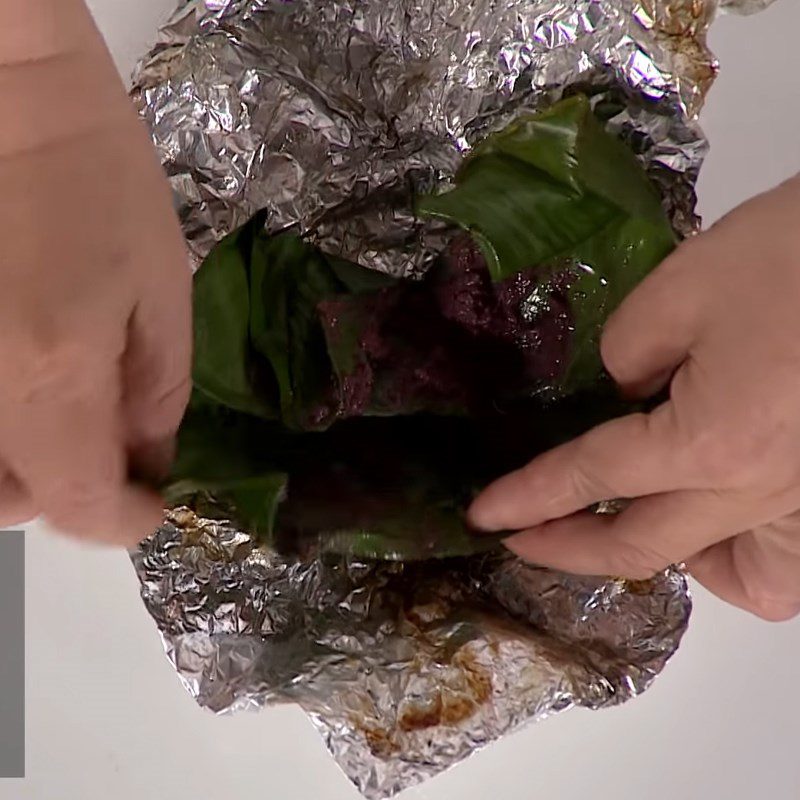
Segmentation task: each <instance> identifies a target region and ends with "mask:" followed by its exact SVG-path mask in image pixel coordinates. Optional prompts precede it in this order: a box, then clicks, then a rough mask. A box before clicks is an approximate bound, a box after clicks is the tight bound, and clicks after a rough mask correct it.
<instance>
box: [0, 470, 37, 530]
mask: <svg viewBox="0 0 800 800" xmlns="http://www.w3.org/2000/svg"><path fill="white" fill-rule="evenodd" d="M37 515H38V510H37V508H36V505H35V504H34V502H33V498H32V497H31V495H30V492H28V490H27V488H26V487H25V486H23V484H22V483H20V481H19V480H18V479H17V477H16V476H15V475H13V474H11V473H10V472H7V471H6V472H4V473H3V475H2V477H0V528H8V527H9V526H11V525H21V524H22V523H23V522H30V520H32V519H34V518H35V517H36V516H37Z"/></svg>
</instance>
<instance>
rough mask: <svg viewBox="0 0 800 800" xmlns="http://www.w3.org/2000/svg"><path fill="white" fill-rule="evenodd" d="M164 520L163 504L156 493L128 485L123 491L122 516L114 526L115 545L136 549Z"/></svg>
mask: <svg viewBox="0 0 800 800" xmlns="http://www.w3.org/2000/svg"><path fill="white" fill-rule="evenodd" d="M163 519H164V503H163V501H162V499H161V498H160V497H159V496H158V494H157V493H156V492H153V491H151V490H148V489H145V488H143V487H141V486H136V485H129V486H127V487H126V488H125V489H124V490H123V503H122V514H121V518H120V520H119V523H118V525H117V526H116V530H115V531H114V533H115V537H114V538H115V543H117V544H120V545H123V546H125V547H136V546H137V545H138V544H140V543H141V542H142V541H143V540H144V539H147V538H148V537H149V536H152V534H153V533H155V532H156V530H157V529H158V527H159V526H160V525H161V523H162V522H163Z"/></svg>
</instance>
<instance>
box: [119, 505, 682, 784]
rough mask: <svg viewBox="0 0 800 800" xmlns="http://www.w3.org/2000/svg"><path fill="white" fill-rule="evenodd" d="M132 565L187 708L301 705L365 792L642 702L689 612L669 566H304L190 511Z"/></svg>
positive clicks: (487, 559) (484, 562)
mask: <svg viewBox="0 0 800 800" xmlns="http://www.w3.org/2000/svg"><path fill="white" fill-rule="evenodd" d="M133 560H134V564H135V566H136V570H137V572H138V574H139V577H140V579H141V581H142V597H143V598H144V602H145V604H146V606H147V609H148V611H149V612H150V613H151V614H152V616H153V617H154V618H155V620H156V621H157V622H158V625H159V629H160V631H161V635H162V637H163V641H164V645H165V648H166V651H167V655H168V656H169V659H170V660H171V661H172V663H173V664H174V665H175V667H176V669H177V670H178V673H179V675H180V676H181V679H182V680H183V683H184V685H185V686H186V688H187V689H188V690H189V691H190V692H191V694H192V695H193V696H194V697H195V698H196V699H197V701H198V703H200V704H201V705H202V706H205V707H207V708H210V709H211V710H213V711H216V712H229V711H237V710H240V709H245V708H254V707H255V708H258V707H261V706H263V705H264V704H266V703H275V702H296V703H298V704H299V705H300V706H301V707H302V708H303V709H305V711H306V712H307V713H308V714H309V715H310V716H311V719H312V720H313V722H314V724H315V725H316V727H317V729H318V730H319V731H320V733H321V734H322V735H323V737H324V739H325V742H326V744H327V746H328V748H329V749H330V751H331V753H332V754H333V756H334V757H335V759H336V760H337V762H338V763H339V764H340V766H341V767H342V769H343V770H344V771H345V773H346V774H347V775H348V777H349V778H350V779H351V780H352V781H353V782H354V783H355V784H356V785H357V786H358V788H359V789H360V790H361V792H362V793H363V794H364V795H365V796H366V797H368V798H383V797H387V796H389V795H392V794H395V793H396V792H399V791H401V790H403V789H405V788H407V787H409V786H412V785H414V784H415V783H418V782H419V781H422V780H424V779H425V778H427V777H430V776H432V775H435V774H436V773H437V772H440V771H441V770H443V769H446V768H447V767H449V766H451V765H452V764H454V763H456V762H458V761H459V760H461V759H463V758H465V757H466V756H468V755H470V754H471V753H473V752H474V751H475V750H477V749H479V748H480V747H482V746H484V745H486V744H487V743H489V742H491V741H493V740H494V739H497V738H499V737H500V736H502V735H503V734H505V733H507V732H509V731H511V730H513V729H515V728H517V727H518V726H520V725H521V724H523V723H525V722H529V721H531V720H537V719H543V718H544V717H547V716H549V715H550V714H552V713H554V712H556V711H563V710H565V709H567V708H570V707H572V706H583V707H587V708H593V709H597V708H603V707H606V706H611V705H615V704H617V703H621V702H624V701H625V700H627V699H629V698H631V697H635V696H636V695H637V694H639V693H640V692H642V691H644V690H645V689H646V688H647V687H648V686H649V684H650V682H651V681H652V680H653V678H654V677H655V676H656V675H657V674H658V673H659V672H660V671H661V669H662V668H663V666H664V664H665V663H666V661H667V659H668V658H669V657H670V656H671V655H672V653H673V652H674V651H675V649H676V648H677V647H678V643H679V642H680V639H681V636H682V635H683V632H684V630H685V628H686V625H687V623H688V620H689V614H690V611H691V601H690V599H689V593H688V590H687V586H686V578H685V576H684V575H683V574H682V573H681V572H680V571H679V570H677V569H673V570H669V571H666V572H664V573H663V574H661V575H659V576H657V577H656V578H654V579H653V580H652V581H648V582H641V583H632V582H625V581H619V580H599V579H591V578H575V577H571V576H567V575H563V574H560V573H556V572H553V571H551V570H546V569H541V568H536V567H531V566H527V565H525V564H523V563H522V562H521V561H519V560H518V559H516V558H513V557H511V556H482V557H474V558H471V559H463V560H456V561H452V562H435V563H423V564H414V565H408V564H407V565H403V564H398V563H388V562H387V563H383V564H374V563H363V562H359V561H354V560H344V559H342V560H340V559H332V560H324V561H322V560H317V561H313V562H311V563H300V562H292V561H287V560H286V559H283V558H281V557H279V556H277V555H275V554H274V553H269V552H266V551H264V550H262V549H259V548H258V547H255V546H254V544H253V542H252V541H251V539H250V537H249V536H247V534H245V533H243V532H241V531H239V530H237V529H236V528H235V527H234V526H231V525H229V524H226V523H223V522H219V521H211V520H207V519H202V518H198V517H196V516H195V515H194V513H193V512H190V511H188V510H186V509H179V510H176V511H173V512H171V513H170V515H169V518H168V520H167V522H166V523H165V524H164V526H163V527H162V528H161V529H160V530H159V531H158V532H157V533H156V534H155V535H154V536H153V537H151V538H150V539H148V540H147V541H146V542H145V543H144V544H143V545H142V546H141V548H140V549H139V550H138V551H137V552H135V554H134V556H133Z"/></svg>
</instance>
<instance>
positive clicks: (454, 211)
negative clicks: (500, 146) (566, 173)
mask: <svg viewBox="0 0 800 800" xmlns="http://www.w3.org/2000/svg"><path fill="white" fill-rule="evenodd" d="M457 180H459V183H458V184H457V186H456V188H455V189H453V190H452V191H450V192H447V193H446V194H441V195H436V196H431V197H426V198H422V199H421V200H419V201H418V204H417V210H418V211H419V212H420V213H422V214H425V215H427V216H432V217H438V218H441V219H445V220H448V221H451V222H456V223H458V224H459V225H461V226H462V227H464V228H466V229H467V230H468V231H470V233H472V235H473V236H474V237H475V239H476V240H477V242H478V243H479V244H480V246H481V249H482V250H483V253H484V256H485V257H486V261H487V264H488V266H489V271H490V273H491V275H492V278H493V279H494V280H502V279H504V278H507V277H509V276H511V275H513V274H515V273H517V272H520V271H521V270H524V269H526V268H529V267H533V266H535V265H537V264H542V263H544V262H546V261H549V260H551V259H553V258H556V257H558V256H561V255H564V254H565V253H568V252H569V250H570V249H571V248H573V247H575V246H576V245H577V244H579V243H580V242H582V241H584V240H585V239H588V238H589V237H591V236H592V235H593V234H594V233H596V232H597V231H598V230H601V229H602V228H603V227H605V226H606V225H607V224H608V223H609V222H610V221H611V220H612V219H614V217H615V216H616V215H617V213H618V212H617V209H616V208H615V206H613V205H612V204H611V203H608V202H606V201H605V200H602V199H601V198H599V197H597V196H596V195H593V194H586V193H584V194H581V193H579V192H577V191H575V190H574V189H573V188H571V187H570V186H568V185H566V184H560V183H557V182H556V181H555V180H553V178H551V177H550V176H549V175H547V174H545V173H544V172H541V171H540V170H538V169H536V168H535V167H532V166H530V165H529V164H526V163H524V162H522V161H518V160H515V159H513V158H511V157H510V156H508V155H504V154H494V153H492V154H489V155H486V156H482V157H481V158H477V157H476V158H475V159H474V160H472V161H471V162H469V164H468V167H467V168H465V170H464V172H463V173H460V174H459V179H457ZM489 198H491V199H489Z"/></svg>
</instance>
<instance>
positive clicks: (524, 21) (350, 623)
mask: <svg viewBox="0 0 800 800" xmlns="http://www.w3.org/2000/svg"><path fill="white" fill-rule="evenodd" d="M724 5H726V6H731V7H733V6H734V5H736V6H743V5H744V4H742V3H740V2H736V3H730V2H729V3H724ZM750 5H751V6H752V3H751V4H750ZM717 8H718V6H717V3H716V2H714V1H713V0H707V1H706V2H703V0H639V1H638V2H634V0H504V2H503V3H499V4H498V3H496V2H494V0H444V1H443V2H429V1H428V0H396V2H393V3H385V2H382V0H185V2H183V3H182V4H181V6H180V8H179V9H178V10H177V11H176V12H175V14H174V15H173V16H172V18H171V19H170V21H169V22H168V23H167V25H166V26H165V27H164V29H163V31H162V33H161V36H160V40H159V44H158V45H157V46H156V47H155V48H154V49H153V51H152V52H151V53H150V54H149V55H148V56H147V57H146V58H145V59H144V60H143V61H142V63H141V65H140V67H139V69H138V71H137V75H136V78H135V83H134V88H133V96H134V98H135V100H136V103H137V105H138V108H139V110H140V113H141V115H142V117H143V119H144V120H145V122H146V124H147V125H148V127H149V129H150V132H151V136H152V140H153V142H154V144H155V146H156V148H157V151H158V153H159V156H160V158H161V160H162V162H163V164H164V167H165V169H166V171H167V174H168V176H169V179H170V181H171V184H172V188H173V191H174V194H175V198H176V204H177V208H178V210H179V213H180V218H181V221H182V224H183V229H184V232H185V235H186V237H187V241H188V242H189V246H190V249H191V252H192V255H193V258H194V261H195V263H198V262H199V260H200V259H202V258H203V257H204V256H205V254H206V253H207V252H208V251H209V250H210V248H211V247H212V246H213V244H214V243H215V242H216V241H217V240H219V239H220V238H222V236H224V235H225V234H227V233H228V232H229V231H231V230H232V229H234V228H235V227H237V226H238V225H239V224H241V223H243V222H244V221H246V220H247V219H248V218H249V217H250V216H251V214H252V213H253V212H254V211H256V210H258V209H261V208H266V209H267V210H268V218H267V226H268V227H269V229H270V230H271V231H277V230H283V229H286V228H293V229H296V230H299V231H301V232H302V233H303V234H304V235H306V236H307V237H308V238H310V239H312V240H314V241H315V242H316V243H317V244H319V246H321V247H322V248H323V249H325V250H326V251H328V252H330V253H334V254H342V255H344V256H346V257H349V258H352V259H354V260H357V261H359V262H360V263H362V264H364V265H365V266H370V267H373V268H377V269H381V270H384V271H387V272H390V273H392V274H415V273H416V272H418V271H420V270H422V269H424V268H425V266H426V265H427V263H429V261H430V259H431V257H432V255H433V254H435V253H437V252H438V251H439V249H440V248H441V246H442V237H441V231H439V230H438V229H436V227H435V226H432V225H426V224H421V223H419V222H418V221H417V220H415V218H414V216H413V214H412V213H411V207H412V206H411V198H412V196H413V193H414V191H415V190H420V189H425V190H427V189H430V188H432V187H436V186H440V185H445V184H446V183H447V182H448V181H449V180H450V179H451V178H452V175H453V172H454V170H455V168H456V166H457V165H458V163H459V162H460V160H461V159H462V158H463V156H464V154H466V153H468V152H469V150H470V148H471V147H472V145H473V144H474V143H475V142H477V141H479V140H480V139H481V137H483V136H485V135H486V134H487V133H489V132H491V131H493V130H496V129H498V128H500V127H502V126H503V125H505V124H506V123H507V122H509V121H510V120H511V119H513V118H514V116H515V115H516V114H519V113H520V112H523V111H527V110H530V109H536V108H539V107H541V106H543V105H546V104H549V103H551V102H552V101H554V100H556V99H559V98H560V97H561V96H563V95H564V94H565V93H568V92H570V91H574V90H579V91H583V92H586V93H588V94H590V95H592V96H593V99H594V102H595V104H596V110H597V112H598V114H600V115H602V116H603V117H604V118H605V119H607V120H608V124H609V126H610V127H611V129H613V130H615V131H616V132H618V134H619V135H620V136H621V137H622V138H623V139H624V140H625V141H627V142H628V143H629V144H630V146H631V147H632V148H633V149H634V151H635V152H636V153H637V154H638V155H639V156H640V158H641V160H642V161H643V163H644V164H645V166H646V168H647V170H648V172H649V174H650V175H651V177H652V178H653V180H654V181H655V182H656V184H657V185H658V186H659V188H660V190H661V192H662V194H663V197H664V202H665V205H666V207H667V208H668V210H669V211H670V214H671V217H672V220H673V223H674V225H675V228H676V229H677V230H678V231H679V232H681V233H683V234H689V233H690V232H692V231H693V230H695V229H696V228H697V225H698V220H697V218H696V216H695V213H694V205H695V195H694V183H695V180H696V177H697V173H698V170H699V168H700V164H701V162H702V159H703V156H704V154H705V151H706V142H705V139H704V138H703V136H702V133H701V131H700V130H699V128H698V126H697V124H696V114H697V112H698V111H699V109H700V107H701V105H702V102H703V99H704V97H705V94H706V92H707V90H708V88H709V86H710V85H711V82H712V80H713V77H714V75H715V73H716V63H715V60H714V58H713V56H712V55H711V53H710V52H709V51H708V49H707V47H706V45H705V33H706V30H707V26H708V25H709V23H710V21H711V19H712V17H713V14H714V12H715V11H716V10H717ZM744 10H747V9H744ZM134 562H135V566H136V570H137V573H138V575H139V577H140V579H141V581H142V595H143V598H144V600H145V603H146V605H147V608H148V610H149V612H150V613H151V615H152V616H153V617H154V619H155V621H156V623H157V624H158V627H159V629H160V631H161V635H162V637H163V641H164V645H165V648H166V650H167V653H168V655H169V657H170V659H171V660H172V662H173V664H174V665H175V667H176V669H177V671H178V673H179V675H180V676H181V679H182V680H183V682H184V684H185V685H186V687H187V688H188V690H189V691H190V692H191V693H192V695H193V696H194V697H195V698H196V699H197V700H198V702H199V703H200V704H201V705H203V706H206V707H208V708H210V709H212V710H214V711H216V712H227V711H232V710H237V709H242V708H257V707H261V706H263V705H264V704H266V703H272V702H296V703H298V704H300V705H301V706H302V707H303V708H304V709H305V710H306V711H307V712H308V713H309V715H310V716H311V717H312V719H313V720H314V723H315V724H316V726H317V727H318V728H319V730H320V731H321V733H322V734H323V736H324V737H325V740H326V742H327V744H328V747H329V748H330V750H331V752H332V753H333V754H334V756H335V757H336V759H337V761H338V763H339V764H340V765H341V766H342V768H343V769H344V771H345V773H346V774H347V775H348V776H349V777H350V778H351V780H353V782H354V783H356V785H358V787H359V788H360V789H361V791H362V792H363V793H364V794H365V795H366V796H368V797H370V798H379V797H385V796H389V795H391V794H393V793H396V792H398V791H400V790H402V789H404V788H407V787H409V786H411V785H413V784H415V783H417V782H418V781H420V780H422V779H424V778H426V777H428V776H430V775H433V774H435V773H437V772H439V771H441V770H442V769H445V768H446V767H448V766H450V765H452V764H455V763H457V762H458V761H459V760H460V759H462V758H464V757H465V756H467V755H469V754H470V753H472V752H474V751H475V750H477V749H478V748H480V747H481V746H483V745H485V744H486V743H488V742H491V741H493V740H494V739H497V738H498V737H499V736H501V735H503V734H504V733H506V732H508V731H510V730H512V729H513V728H515V727H517V726H518V725H520V724H522V723H524V722H529V721H533V720H537V719H542V718H544V717H546V716H548V715H549V714H552V713H554V712H556V711H560V710H563V709H565V708H569V707H570V706H573V705H579V706H585V707H589V708H602V707H604V706H607V705H610V704H613V703H619V702H622V701H624V700H626V699H628V698H630V697H632V696H635V695H636V694H638V693H639V692H641V691H643V690H644V689H645V688H646V687H647V686H648V685H649V683H650V682H651V681H652V679H653V678H654V677H655V676H656V675H657V674H658V673H659V672H660V670H661V669H662V668H663V666H664V664H665V662H666V661H667V659H668V658H669V657H670V655H671V654H672V653H673V652H674V650H675V649H676V648H677V646H678V643H679V641H680V637H681V635H682V633H683V631H684V630H685V628H686V625H687V622H688V617H689V612H690V600H689V595H688V590H687V586H686V582H685V579H684V577H683V575H682V574H681V573H680V572H679V571H677V570H670V571H668V572H666V573H664V574H663V575H660V576H658V577H657V578H656V579H655V580H654V581H652V582H648V583H644V584H638V585H637V584H630V583H624V582H619V581H614V580H599V579H598V580H590V579H582V578H574V577H568V576H564V575H560V574H557V573H553V572H550V571H548V570H542V569H536V568H532V567H527V566H524V565H522V564H521V563H520V562H518V561H516V560H514V559H512V558H510V557H508V558H505V559H499V560H495V559H493V560H486V559H485V558H483V559H473V560H470V561H468V562H464V561H462V562H458V563H452V564H437V565H417V566H413V567H412V566H407V565H406V566H403V565H397V564H395V565H374V564H364V563H360V562H356V561H345V562H340V563H336V562H328V561H321V560H317V561H314V562H312V563H310V564H299V563H291V562H288V561H285V560H283V559H281V558H279V557H277V556H275V555H274V554H270V553H267V552H264V551H262V550H259V549H256V548H254V545H253V543H252V541H251V539H250V537H249V536H248V535H247V533H246V532H243V531H240V530H236V529H235V528H233V527H231V526H229V525H226V524H224V523H221V522H219V521H216V522H212V521H210V520H205V521H204V520H200V519H197V518H195V517H193V516H192V515H191V514H187V513H186V512H179V511H176V512H170V515H169V516H168V519H167V521H166V522H165V524H164V525H163V526H162V527H161V528H160V529H159V531H158V532H157V533H156V534H155V535H154V536H153V537H151V538H150V539H148V540H147V541H146V542H144V543H143V545H142V546H141V548H140V550H139V551H138V552H136V553H135V554H134ZM508 687H513V691H509V690H508Z"/></svg>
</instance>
